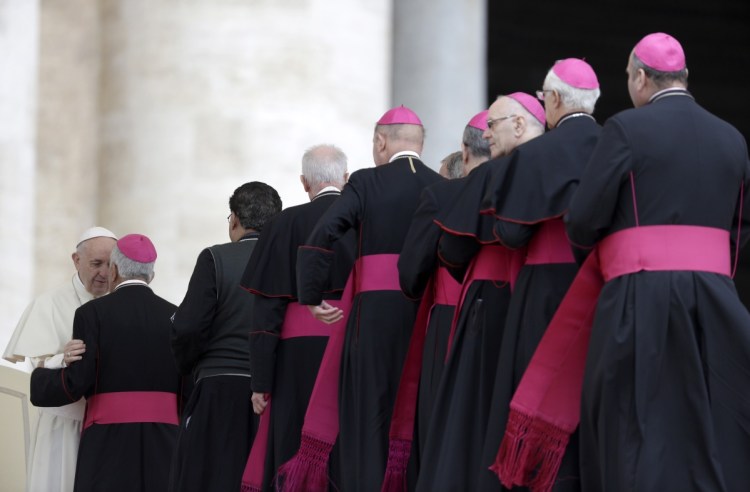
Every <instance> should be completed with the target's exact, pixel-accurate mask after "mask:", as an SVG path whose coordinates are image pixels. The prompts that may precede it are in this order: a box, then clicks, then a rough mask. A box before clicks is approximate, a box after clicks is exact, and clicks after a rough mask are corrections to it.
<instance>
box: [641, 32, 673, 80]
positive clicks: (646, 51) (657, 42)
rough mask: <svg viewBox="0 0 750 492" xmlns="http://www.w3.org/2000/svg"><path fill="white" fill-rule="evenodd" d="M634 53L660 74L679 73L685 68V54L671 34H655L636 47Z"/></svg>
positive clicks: (642, 40)
mask: <svg viewBox="0 0 750 492" xmlns="http://www.w3.org/2000/svg"><path fill="white" fill-rule="evenodd" d="M633 53H635V56H637V57H638V59H639V60H641V61H642V62H643V64H644V65H646V66H647V67H649V68H653V69H654V70H658V71H660V72H679V71H680V70H682V69H684V68H685V52H684V51H682V46H681V45H680V42H679V41H677V40H676V39H675V38H673V37H672V36H670V35H669V34H666V33H663V32H655V33H653V34H649V35H647V36H645V37H644V38H643V39H641V40H640V41H638V44H636V45H635V48H634V49H633Z"/></svg>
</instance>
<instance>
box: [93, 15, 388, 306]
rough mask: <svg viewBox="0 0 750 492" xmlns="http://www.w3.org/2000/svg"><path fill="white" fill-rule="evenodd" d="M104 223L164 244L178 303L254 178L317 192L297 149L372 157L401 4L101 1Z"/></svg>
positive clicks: (298, 192) (294, 191)
mask: <svg viewBox="0 0 750 492" xmlns="http://www.w3.org/2000/svg"><path fill="white" fill-rule="evenodd" d="M101 7H102V16H101V20H102V23H103V25H102V71H101V73H102V81H101V90H102V92H101V104H102V106H101V123H102V125H101V134H100V136H101V141H100V143H101V147H100V154H99V157H100V162H101V175H100V181H99V183H100V191H101V197H102V200H101V207H100V213H101V215H100V217H101V219H102V222H104V223H107V224H112V225H113V227H114V228H115V230H116V231H117V232H118V233H120V234H124V233H129V232H140V233H144V234H147V235H149V236H150V237H151V238H152V239H153V240H154V243H155V245H156V248H157V250H158V254H159V258H158V260H157V264H156V278H155V280H154V283H153V286H154V290H155V291H156V292H157V293H159V294H161V295H162V296H164V297H166V298H167V299H169V300H170V301H172V302H175V303H179V302H180V301H181V300H182V297H183V295H184V292H185V290H186V288H187V283H188V279H189V277H190V274H191V273H192V269H193V266H194V264H195V259H196V257H197V255H198V253H199V252H200V251H201V249H202V248H204V247H206V246H210V245H212V244H215V243H221V242H226V241H228V235H227V223H226V220H225V217H226V216H227V214H228V213H229V212H228V204H227V201H228V198H229V196H230V194H231V193H232V192H233V191H234V189H235V188H236V187H238V186H239V185H241V184H242V183H244V182H247V181H252V180H258V181H264V182H266V183H268V184H270V185H272V186H274V187H275V188H276V189H277V190H278V191H279V193H280V195H281V197H282V200H283V202H284V206H289V205H295V204H299V203H302V202H304V201H307V196H306V194H305V193H304V191H303V189H302V187H301V185H300V184H299V179H298V176H299V173H300V158H301V156H302V153H303V152H304V150H305V149H306V148H307V147H309V146H311V145H314V144H318V143H334V144H337V145H339V146H340V147H341V148H342V149H343V150H344V152H346V153H347V155H348V156H349V158H350V170H354V169H357V168H361V167H365V166H370V165H372V157H371V156H372V154H371V139H372V129H373V125H374V122H375V120H376V119H377V118H378V117H379V116H380V114H382V113H383V112H384V111H385V110H386V109H387V108H388V102H389V101H388V99H389V98H388V95H389V81H390V74H391V73H390V61H391V59H390V52H389V46H390V34H391V32H390V20H391V2H390V1H387V0H368V1H359V2H350V1H346V0H257V1H253V2H238V1H229V0H223V1H217V0H193V1H190V2H185V1H163V2H151V1H147V0H102V2H101Z"/></svg>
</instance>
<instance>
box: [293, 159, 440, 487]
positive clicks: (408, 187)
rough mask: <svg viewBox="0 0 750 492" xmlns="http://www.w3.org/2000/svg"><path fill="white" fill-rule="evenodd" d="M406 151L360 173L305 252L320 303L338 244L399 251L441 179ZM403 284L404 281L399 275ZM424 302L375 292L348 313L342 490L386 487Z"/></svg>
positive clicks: (303, 277) (310, 289) (305, 280)
mask: <svg viewBox="0 0 750 492" xmlns="http://www.w3.org/2000/svg"><path fill="white" fill-rule="evenodd" d="M441 179H442V178H441V177H440V175H439V174H437V173H436V172H434V171H433V170H431V169H430V168H428V167H427V166H425V165H424V164H423V163H422V161H420V160H419V159H418V158H416V157H411V156H406V157H400V158H397V159H395V160H394V161H393V162H390V163H388V164H384V165H381V166H377V167H375V168H369V169H361V170H359V171H356V172H355V173H353V174H352V175H351V177H350V179H349V182H348V183H347V185H346V186H345V187H344V189H343V191H342V193H341V197H340V198H339V199H338V200H337V201H336V203H334V204H333V205H332V206H331V207H330V208H329V209H328V211H326V213H325V214H324V215H323V217H322V218H321V219H320V221H319V222H318V224H317V225H316V227H315V229H314V231H313V232H312V234H311V235H310V237H309V238H308V240H307V241H306V243H305V246H306V247H305V248H301V249H300V251H299V259H298V264H297V288H298V294H299V300H300V302H301V303H303V304H313V305H317V304H319V303H320V301H321V299H322V294H323V292H324V290H325V285H326V283H327V282H328V280H327V279H328V278H329V275H330V265H331V263H330V262H331V259H332V257H333V255H332V254H331V253H330V251H327V250H330V248H331V245H332V244H333V242H334V241H336V240H337V239H338V238H340V237H341V236H342V235H343V234H345V233H346V232H347V231H349V230H351V229H354V230H355V231H356V233H357V248H358V249H357V257H358V258H360V257H363V256H368V255H377V254H391V255H397V254H399V253H400V251H401V248H402V246H403V242H404V237H405V236H406V232H407V230H408V228H409V224H410V223H411V217H412V214H413V213H414V211H415V210H416V208H417V203H418V200H419V196H420V193H421V192H422V189H423V188H424V187H425V186H427V185H429V184H431V183H434V182H436V181H439V180H441ZM394 280H395V281H396V283H397V279H394ZM416 311H417V303H416V302H414V301H412V300H410V299H408V298H407V297H406V296H404V294H403V293H402V292H401V291H400V290H399V291H369V292H363V293H361V294H358V295H357V296H355V298H354V304H353V307H352V312H351V313H347V314H348V315H349V316H348V319H347V326H346V338H345V341H344V347H343V354H342V360H341V371H340V378H339V428H340V431H339V448H340V458H341V487H340V488H341V490H343V491H369V490H373V491H379V490H380V486H381V483H382V481H383V475H384V473H385V465H386V459H387V456H388V430H389V427H390V420H391V415H392V412H393V403H394V401H395V397H396V391H397V389H398V383H399V380H400V378H401V369H402V366H403V362H404V357H405V356H406V351H407V348H408V345H409V339H410V336H411V332H412V327H413V324H414V318H415V316H416Z"/></svg>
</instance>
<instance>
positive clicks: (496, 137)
mask: <svg viewBox="0 0 750 492" xmlns="http://www.w3.org/2000/svg"><path fill="white" fill-rule="evenodd" d="M511 101H512V100H511V99H509V98H507V97H501V98H500V99H498V100H497V101H495V102H494V103H492V106H490V109H489V112H488V113H487V121H488V123H489V124H490V126H492V128H487V129H486V130H485V131H484V134H483V135H482V137H483V138H484V139H485V140H487V142H489V144H490V155H491V156H492V158H493V159H494V158H496V157H500V156H504V155H506V154H509V153H510V151H512V150H513V148H514V147H515V144H516V139H515V136H514V129H513V125H514V122H515V118H516V113H517V111H514V107H513V104H512V102H511Z"/></svg>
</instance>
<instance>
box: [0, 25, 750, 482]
mask: <svg viewBox="0 0 750 492" xmlns="http://www.w3.org/2000/svg"><path fill="white" fill-rule="evenodd" d="M623 65H626V67H627V68H626V78H627V87H628V91H629V94H630V98H631V100H632V103H633V106H634V107H633V108H629V109H624V110H623V111H621V112H620V113H617V114H616V115H614V116H612V117H611V118H609V119H608V120H607V121H606V122H604V124H603V125H600V124H599V123H598V122H597V120H596V119H595V117H594V110H595V105H596V102H597V99H598V98H599V96H600V87H599V81H598V77H597V74H596V72H595V70H594V68H593V67H592V66H590V65H589V63H587V62H586V61H584V60H582V59H578V58H567V59H563V60H558V61H556V62H554V64H552V65H551V68H549V70H548V72H547V73H546V76H545V78H544V80H542V81H540V83H541V89H539V90H537V91H534V92H531V91H528V92H527V91H524V90H519V91H518V92H513V93H509V94H505V95H502V96H499V97H498V98H497V100H495V101H494V102H493V103H492V104H491V106H490V107H489V108H488V109H486V110H483V111H481V112H479V113H477V114H476V115H473V116H470V117H469V115H467V120H468V122H467V123H466V125H465V128H464V131H463V134H462V135H457V136H456V138H457V140H458V139H459V138H460V150H459V151H457V152H454V153H453V154H451V155H449V156H446V158H445V159H444V160H443V162H442V163H441V167H440V171H439V172H436V171H434V170H433V169H431V168H430V167H429V166H428V165H427V164H425V163H423V162H422V160H421V158H420V155H421V153H422V147H423V143H424V127H423V124H422V121H421V120H420V118H419V117H418V115H417V114H415V112H414V111H412V110H411V109H409V108H407V107H405V106H398V107H394V108H392V109H390V110H388V111H387V112H386V113H385V114H383V115H382V117H381V118H380V119H379V120H378V121H377V123H376V125H375V129H374V132H373V143H372V147H373V148H372V154H373V159H374V164H375V166H374V167H371V168H366V169H361V170H358V171H356V172H354V173H352V174H351V176H350V175H349V174H348V171H347V158H346V155H345V154H344V153H343V152H342V151H341V150H340V149H339V148H338V147H336V146H334V145H328V144H323V145H316V146H314V147H311V148H310V149H308V150H307V151H306V152H305V154H304V155H303V156H302V160H301V161H302V163H301V168H302V172H301V176H300V181H301V186H302V188H303V189H304V191H305V192H306V193H307V195H308V197H309V202H308V203H305V204H303V205H298V206H294V207H288V208H285V209H282V203H281V199H280V198H279V195H278V193H277V192H276V190H274V189H273V188H272V187H271V186H269V185H268V184H266V183H263V182H261V181H252V182H249V183H245V184H243V185H242V186H240V187H238V188H237V189H236V190H235V191H234V193H233V194H232V195H231V197H230V199H229V210H230V212H231V213H230V215H229V217H228V221H229V224H228V230H229V236H230V242H228V243H226V244H219V245H215V246H211V247H208V248H206V249H204V250H203V251H202V252H201V253H200V255H199V256H198V258H197V261H196V265H195V269H194V271H193V274H192V277H191V279H190V282H189V285H188V288H187V293H186V295H185V298H184V300H183V302H182V303H181V304H180V305H179V306H175V305H173V304H171V303H169V302H168V301H166V300H164V299H162V298H161V297H159V296H158V295H156V294H155V293H154V292H153V291H152V290H151V288H150V287H149V283H150V281H151V279H152V278H153V275H154V265H155V261H156V258H157V252H156V248H155V246H154V244H153V243H152V242H151V240H150V239H149V238H148V237H146V236H144V235H142V234H128V235H125V236H122V237H120V238H119V239H118V238H117V236H116V235H115V234H113V233H112V232H111V231H109V230H107V229H104V228H101V227H95V228H92V229H89V230H87V231H85V232H84V233H83V235H82V236H81V238H80V241H79V244H78V245H77V247H76V252H75V253H74V254H73V262H74V264H75V266H76V270H77V273H76V274H75V275H74V276H73V278H72V280H71V281H70V282H68V283H67V284H66V285H65V286H63V287H61V288H60V289H58V290H57V291H52V292H50V293H48V294H45V295H43V296H41V297H40V298H38V299H36V300H35V301H34V303H32V304H31V305H30V306H29V308H28V309H27V311H26V312H25V313H24V316H23V317H22V319H21V321H20V322H19V324H18V327H17V329H16V332H15V333H14V335H13V338H12V339H11V341H10V343H9V344H8V347H7V348H6V350H5V354H4V357H5V358H7V359H8V360H13V361H22V360H24V359H29V360H30V361H31V362H32V364H33V365H34V366H35V369H34V370H33V372H32V374H31V388H30V395H31V401H32V402H33V403H34V405H36V406H39V407H41V408H40V418H39V422H38V423H37V428H36V429H37V431H36V434H35V441H34V446H33V449H32V453H31V456H30V457H29V463H30V465H29V487H28V490H30V491H31V492H36V491H43V492H50V491H58V490H59V491H70V490H75V491H77V492H88V491H103V490H107V491H123V492H125V491H127V492H132V491H173V492H183V491H196V492H205V491H217V492H224V491H237V492H255V491H272V490H277V489H278V490H282V491H290V492H292V491H294V492H296V491H299V492H303V491H312V492H326V491H329V490H340V491H343V492H350V491H356V492H360V491H383V492H405V491H412V490H414V491H419V492H431V491H438V492H439V491H502V490H530V491H539V492H547V491H552V490H554V491H559V492H568V491H570V492H576V491H585V492H620V491H622V492H625V491H636V490H637V491H674V492H685V491H700V492H709V491H710V492H717V491H723V492H735V491H744V490H748V484H750V467H749V466H748V463H750V314H749V313H748V311H747V310H746V308H745V307H744V306H743V305H742V303H741V302H740V300H739V298H738V296H737V292H736V289H735V286H734V283H733V280H732V276H733V274H734V271H735V269H736V262H737V256H738V253H737V252H738V249H739V247H740V246H741V245H742V244H743V243H744V242H745V241H746V240H747V238H748V237H749V236H748V234H747V232H745V231H743V229H744V228H746V227H747V226H746V225H745V224H746V223H747V222H748V221H750V206H748V205H747V203H746V202H747V201H748V199H745V198H744V197H745V195H746V194H747V193H748V192H750V160H749V159H748V151H747V146H746V142H745V139H744V138H743V136H742V135H741V134H740V133H739V132H738V131H737V130H736V129H735V128H734V127H732V126H731V125H730V124H728V123H726V122H725V121H723V120H721V119H720V118H718V117H716V116H714V115H713V114H711V113H710V112H708V111H707V110H705V109H704V108H702V107H701V106H700V105H699V104H698V102H696V100H695V98H694V97H693V95H692V94H691V93H690V92H689V91H688V90H687V75H688V70H687V64H686V57H685V53H684V51H683V48H682V46H681V45H680V43H679V42H678V41H677V40H676V39H675V38H674V37H672V36H670V35H668V34H665V33H652V34H649V35H647V36H645V37H643V38H642V39H641V40H640V41H639V42H638V43H637V44H636V45H635V47H634V48H633V49H632V50H631V52H630V53H629V54H628V55H627V57H624V59H623ZM746 190H747V191H746ZM743 232H745V233H744V234H743ZM104 294H106V295H104Z"/></svg>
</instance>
